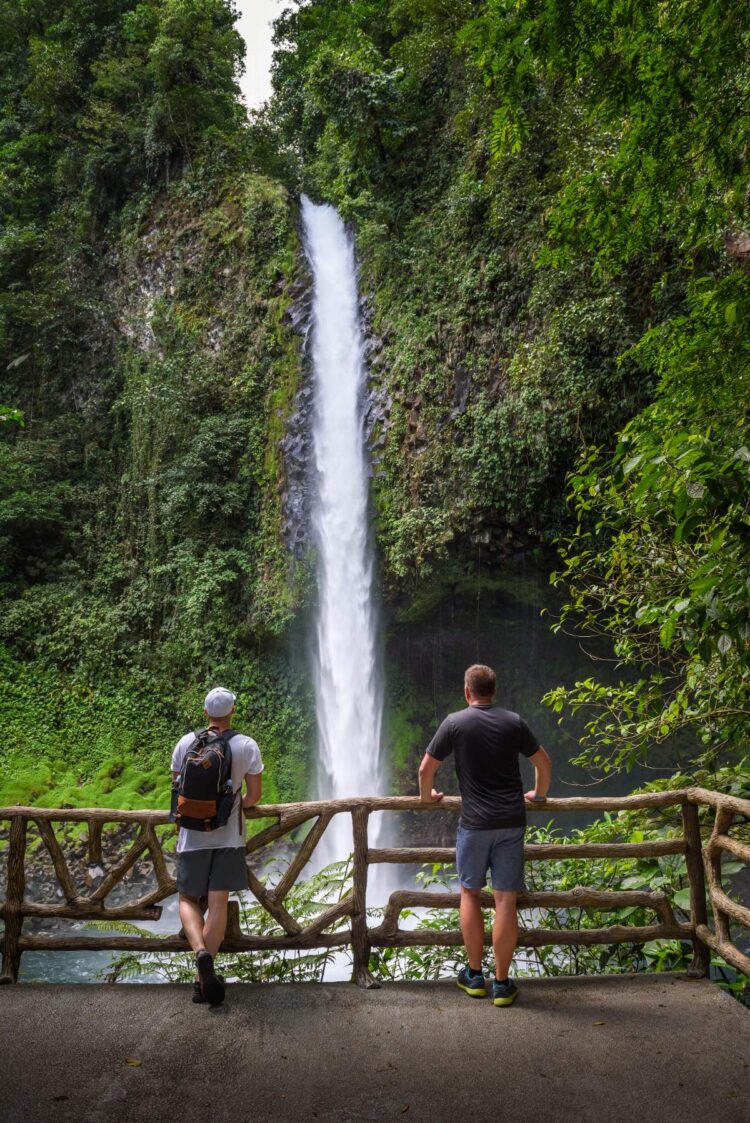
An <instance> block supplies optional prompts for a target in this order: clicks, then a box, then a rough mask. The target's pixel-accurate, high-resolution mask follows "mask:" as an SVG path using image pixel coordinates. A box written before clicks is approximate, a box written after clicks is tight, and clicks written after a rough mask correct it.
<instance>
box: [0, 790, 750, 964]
mask: <svg viewBox="0 0 750 1123" xmlns="http://www.w3.org/2000/svg"><path fill="white" fill-rule="evenodd" d="M700 806H707V807H710V808H712V809H713V810H714V823H713V829H712V831H711V834H710V837H709V838H708V839H707V840H706V842H705V844H704V843H703V840H702V837H701V826H700V820H699V815H698V809H699V807H700ZM668 807H679V808H680V810H681V814H682V823H683V833H682V835H681V836H679V837H676V838H665V839H656V840H651V841H647V842H634V843H629V842H627V843H626V842H611V843H569V842H562V843H554V844H552V843H548V844H543V845H540V844H530V845H527V846H526V847H525V851H524V858H525V861H527V862H542V861H546V860H551V859H573V858H574V859H584V860H591V861H596V860H599V859H615V860H623V859H633V858H645V857H660V856H663V855H668V854H684V855H685V860H686V864H687V870H688V879H689V886H690V915H689V921H688V922H687V923H684V922H679V921H678V920H677V919H676V918H675V914H674V911H673V907H672V904H671V902H670V900H669V899H668V897H667V896H666V895H665V894H664V893H662V892H649V891H646V890H629V891H621V892H606V891H602V890H595V889H590V888H583V887H577V888H576V889H573V890H567V891H556V892H531V893H521V894H519V907H520V908H522V909H524V908H527V909H532V910H539V909H553V908H554V909H557V908H559V909H573V908H581V909H596V910H597V911H600V912H607V911H614V910H618V909H623V908H630V907H633V906H635V907H640V908H645V909H648V910H651V911H653V913H654V914H655V919H654V923H650V924H645V925H643V924H641V925H638V926H635V925H628V924H612V925H610V926H607V927H602V928H589V929H549V928H522V929H521V931H520V936H519V945H520V946H521V947H541V946H545V945H561V946H562V945H592V944H608V945H611V944H616V943H625V942H628V943H643V942H645V941H648V940H659V939H677V940H684V941H691V942H692V944H693V953H694V954H693V969H694V971H695V972H697V973H699V974H705V973H706V972H707V970H708V965H709V960H710V951H711V950H714V951H716V952H717V954H719V955H720V956H721V957H722V958H723V959H725V960H726V962H727V963H730V964H731V965H732V966H733V967H735V968H737V970H739V971H743V972H745V973H746V974H748V975H750V957H748V956H747V955H746V954H745V953H744V952H743V951H741V950H740V949H739V948H737V947H736V946H735V944H734V943H733V942H732V935H731V930H730V925H731V923H734V924H736V925H739V926H741V927H743V928H750V909H748V908H747V907H746V906H745V905H743V904H741V903H740V902H738V901H734V900H733V899H732V898H731V897H730V896H729V895H728V894H727V893H726V892H725V890H724V889H723V887H722V874H721V861H722V855H723V854H728V855H731V856H733V857H734V858H739V859H740V860H741V861H743V862H745V863H747V864H750V846H748V845H747V843H746V842H744V841H742V840H741V839H738V838H735V837H734V836H733V835H732V834H731V833H730V831H731V830H732V827H733V825H734V824H735V820H736V819H741V820H744V821H750V800H746V799H741V798H739V797H737V796H730V795H725V794H722V793H719V792H713V791H709V790H707V789H704V788H698V787H693V788H683V789H679V790H675V791H665V792H642V793H638V794H635V795H630V796H618V797H599V796H597V797H590V796H574V797H569V798H565V799H548V800H545V801H544V802H543V803H541V804H534V805H529V806H528V810H529V811H530V812H532V813H541V814H549V813H551V812H554V813H558V812H566V811H610V812H611V811H615V812H617V811H628V810H639V809H654V810H659V809H662V808H668ZM460 809H461V801H460V799H459V798H457V797H455V796H447V797H445V798H444V799H443V800H442V801H440V803H422V802H421V800H419V799H418V798H417V797H414V796H380V797H366V796H358V797H352V798H351V799H342V800H330V801H321V800H318V801H310V802H305V803H290V804H264V805H260V806H258V807H255V808H253V809H251V810H250V811H248V812H247V813H246V815H247V818H249V819H253V820H269V819H270V820H275V822H273V823H272V824H271V825H270V826H265V827H262V828H261V829H260V830H259V832H258V833H257V834H255V835H254V836H253V837H251V838H250V839H249V840H248V842H247V855H248V888H249V890H250V891H251V892H252V893H253V895H254V896H255V898H256V900H257V901H258V903H259V904H260V906H261V907H262V908H263V909H264V910H265V911H266V912H267V913H268V915H269V916H270V917H272V918H273V920H274V921H275V922H276V924H277V925H278V926H279V928H280V929H281V932H279V933H273V934H263V935H257V934H253V933H248V932H242V931H241V929H240V925H239V914H238V912H237V907H236V906H234V907H230V923H229V926H228V929H227V935H226V938H225V940H224V943H223V945H222V948H223V950H225V951H232V952H243V951H248V952H249V951H279V950H290V951H295V950H302V949H311V948H321V949H325V948H328V949H341V948H346V947H350V948H351V952H352V961H353V976H354V979H355V981H356V982H358V983H359V984H360V985H361V986H373V985H377V984H376V983H375V981H374V979H373V978H372V977H371V975H370V973H369V969H368V965H369V958H370V951H371V949H372V948H379V947H419V946H446V947H453V946H457V945H459V944H460V943H461V933H460V931H459V930H458V929H440V930H438V929H435V928H414V929H404V928H400V927H399V919H400V916H401V913H402V911H403V910H404V909H409V908H433V909H451V910H453V909H456V908H457V907H458V903H459V896H458V894H456V893H435V892H424V891H419V892H418V891H411V890H408V891H407V890H403V891H397V892H394V893H392V894H391V895H390V898H389V900H388V903H387V905H386V908H385V910H384V914H383V918H382V920H381V922H380V923H379V924H378V925H376V926H374V927H368V924H367V910H366V894H367V878H368V870H369V867H370V866H372V865H374V864H383V863H386V864H390V863H419V864H423V863H430V862H432V863H445V864H452V863H454V862H455V848H453V847H437V846H414V847H402V848H387V847H370V846H369V844H368V819H369V816H370V814H371V813H373V812H376V811H440V812H449V813H453V814H456V813H458V812H459V811H460ZM339 814H348V815H350V816H351V818H352V828H353V840H354V848H353V862H352V871H353V880H352V888H351V891H350V892H349V893H348V894H347V895H346V896H345V897H344V898H343V899H342V900H340V901H337V902H335V903H333V904H330V903H328V904H321V906H320V912H319V914H318V916H317V917H315V918H314V919H313V920H311V921H308V922H307V923H306V925H305V926H303V925H302V924H301V923H300V922H299V921H298V920H297V919H296V918H295V917H294V916H293V915H291V913H290V912H289V909H288V907H287V904H288V898H289V894H290V892H291V890H292V889H293V887H294V885H295V884H296V882H297V881H298V879H299V877H300V876H301V874H302V872H303V869H304V868H305V866H306V865H307V863H308V861H309V859H310V858H311V857H312V855H313V854H314V852H315V849H316V847H317V845H318V843H319V842H320V840H321V838H322V836H323V834H324V832H325V829H326V827H327V826H328V824H329V822H330V821H331V819H332V818H333V816H334V815H339ZM3 822H5V823H8V824H9V830H8V846H7V880H6V894H5V900H4V901H3V902H1V903H0V916H1V917H2V919H3V921H4V933H3V940H2V952H3V960H2V976H0V982H14V981H15V980H16V979H17V977H18V971H19V967H20V961H21V955H22V954H23V952H24V951H35V950H36V951H39V950H44V951H49V950H78V951H80V950H90V951H94V950H111V951H142V952H152V951H168V952H180V951H182V952H184V951H186V950H187V947H188V945H187V943H186V941H185V939H184V936H183V935H182V933H180V934H173V935H169V936H159V935H156V934H154V935H151V934H148V935H143V936H132V935H126V934H119V933H117V932H114V931H113V932H102V933H99V934H97V935H96V936H82V935H80V934H75V933H70V934H66V933H63V934H59V935H46V934H45V935H41V934H32V933H29V932H24V930H23V925H24V920H25V919H26V918H27V917H28V918H46V919H60V920H106V921H114V922H116V921H118V920H123V921H133V920H158V919H159V917H160V916H161V907H160V905H159V902H160V901H163V900H164V899H166V898H167V897H170V896H172V895H173V894H174V893H175V891H176V885H175V881H174V879H173V878H172V876H171V874H170V872H169V865H168V858H167V856H166V855H165V851H164V848H163V843H162V838H161V837H160V834H161V832H159V833H157V828H161V827H164V826H165V825H166V824H167V823H168V816H167V812H166V811H152V810H143V811H121V810H118V809H111V808H41V807H20V806H19V807H5V808H1V809H0V823H3ZM54 824H58V825H62V826H64V825H65V824H86V825H87V834H88V838H87V843H88V845H87V853H88V861H89V864H90V865H94V866H95V867H97V868H100V872H101V880H100V881H99V882H98V884H96V885H95V886H94V885H91V886H89V887H88V888H87V887H86V886H81V885H79V884H77V882H76V877H75V876H74V872H73V871H72V870H71V868H70V863H69V858H68V856H66V853H65V851H64V849H63V846H62V845H61V843H60V841H59V839H58V836H57V834H56V833H55V826H54ZM304 824H311V826H310V829H309V830H308V832H307V834H306V836H305V837H304V839H303V840H302V842H301V844H300V846H299V848H298V850H297V852H296V854H295V855H293V856H292V857H291V858H290V859H289V862H288V864H287V866H286V869H283V870H282V871H281V872H280V873H279V876H278V880H277V881H276V882H275V884H273V885H272V884H264V882H263V881H262V880H261V878H260V876H259V872H258V870H257V869H256V868H255V862H256V858H257V855H258V852H259V851H260V850H261V849H262V848H263V847H265V846H267V845H268V844H270V843H273V842H276V841H278V840H280V839H283V838H285V836H288V835H289V834H290V833H291V832H292V831H294V830H296V828H298V827H302V826H303V825H304ZM128 825H129V826H132V827H134V828H136V834H135V838H134V839H132V840H131V841H130V842H129V845H128V847H127V849H126V851H125V852H124V853H122V854H119V855H117V856H116V858H115V859H114V860H112V862H111V863H110V864H109V865H108V866H107V863H106V862H105V860H104V858H103V832H104V828H105V827H108V828H109V829H110V830H111V829H118V828H120V829H121V828H122V827H123V826H125V827H127V826H128ZM29 827H31V828H32V830H36V832H37V833H38V836H39V845H40V846H41V847H43V848H44V850H46V852H47V855H48V856H49V859H50V861H51V864H52V867H53V869H54V874H55V878H56V882H57V886H58V895H59V896H60V898H61V899H60V900H59V901H54V902H39V901H32V900H28V899H27V896H26V859H27V853H28V849H29ZM142 861H148V862H149V863H150V868H151V869H152V871H153V875H154V878H155V881H156V885H155V887H153V888H151V889H149V890H148V891H147V892H143V893H141V894H140V895H139V896H136V897H134V899H132V900H127V901H125V902H123V903H120V904H113V903H108V898H109V896H110V894H111V893H112V891H113V889H115V887H117V886H122V885H123V883H124V881H125V880H126V879H127V878H128V877H129V876H130V874H131V871H132V870H133V869H134V867H136V865H137V864H138V863H140V862H142ZM707 890H708V902H710V906H711V910H712V916H713V922H714V926H713V928H711V927H709V924H708V910H707ZM481 901H482V904H483V905H486V906H488V907H489V906H491V905H492V903H493V898H492V896H491V895H490V894H489V893H484V894H482V898H481ZM342 925H344V926H343V927H342ZM485 939H486V942H487V943H490V942H491V936H490V934H489V933H486V935H485Z"/></svg>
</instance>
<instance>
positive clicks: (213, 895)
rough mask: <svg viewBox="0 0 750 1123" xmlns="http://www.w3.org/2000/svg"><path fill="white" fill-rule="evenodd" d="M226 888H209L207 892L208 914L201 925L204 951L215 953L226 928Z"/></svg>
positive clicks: (227, 893) (227, 895)
mask: <svg viewBox="0 0 750 1123" xmlns="http://www.w3.org/2000/svg"><path fill="white" fill-rule="evenodd" d="M228 901H229V890H228V889H210V890H209V892H208V916H207V917H206V923H205V924H204V926H203V939H204V941H205V948H206V951H209V952H210V953H211V955H214V956H215V955H216V953H217V952H218V950H219V948H220V947H221V941H222V940H223V939H224V933H225V932H226V930H227V902H228Z"/></svg>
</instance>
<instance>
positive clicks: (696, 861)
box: [682, 802, 711, 978]
mask: <svg viewBox="0 0 750 1123" xmlns="http://www.w3.org/2000/svg"><path fill="white" fill-rule="evenodd" d="M682 824H683V828H684V832H685V864H686V865H687V872H688V882H689V885H690V923H691V925H692V928H693V962H692V964H691V966H690V970H689V972H688V973H689V974H690V975H693V976H698V977H700V978H703V977H704V976H706V975H707V974H708V969H709V966H710V963H711V949H710V948H708V947H706V945H705V944H704V943H703V941H702V940H701V939H700V938H699V937H698V935H697V930H698V925H700V924H707V923H708V912H707V910H706V876H705V872H704V869H703V846H702V843H701V830H700V820H699V818H698V806H697V804H695V803H690V802H688V803H683V805H682Z"/></svg>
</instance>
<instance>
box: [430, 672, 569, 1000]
mask: <svg viewBox="0 0 750 1123" xmlns="http://www.w3.org/2000/svg"><path fill="white" fill-rule="evenodd" d="M495 689H496V680H495V672H494V671H493V670H492V668H491V667H485V666H482V665H481V664H475V665H474V666H472V667H469V669H468V670H467V671H466V675H465V677H464V695H465V697H466V701H467V703H468V706H467V708H466V709H465V710H459V711H458V712H457V713H455V714H448V717H447V718H446V719H445V721H444V722H443V723H442V725H441V726H440V728H439V729H438V731H437V733H436V734H435V736H434V737H433V738H432V740H431V741H430V743H429V745H428V746H427V751H426V753H425V755H424V759H423V760H422V763H421V764H420V766H419V795H420V798H421V799H422V800H423V801H424V802H425V803H430V802H433V803H434V802H437V801H438V800H441V799H442V798H443V793H442V792H437V791H435V789H434V787H433V786H432V785H433V781H434V779H435V773H436V772H437V770H438V768H439V767H440V765H441V763H442V762H443V761H444V760H445V759H446V758H447V757H448V756H450V754H451V753H453V757H454V761H455V765H456V774H457V776H458V787H459V790H460V792H461V799H462V807H461V818H460V819H459V825H458V836H457V838H456V868H457V870H458V879H459V881H460V883H461V931H462V933H463V937H464V944H465V945H466V951H467V954H468V957H469V964H468V967H464V968H462V970H461V971H460V972H459V975H458V980H457V981H458V985H459V986H460V987H461V988H462V990H465V991H466V993H467V994H470V995H471V996H472V997H473V998H484V997H485V995H486V994H487V986H486V983H485V980H484V975H483V973H482V949H483V947H484V920H483V918H482V910H481V907H480V903H479V895H480V893H481V892H482V890H483V889H484V887H485V885H486V883H487V871H488V870H490V871H491V873H492V892H493V894H494V897H495V922H494V924H493V926H492V946H493V949H494V952H495V979H494V981H493V984H492V999H493V1002H494V1004H495V1006H510V1004H511V1003H512V1002H513V1001H514V999H515V998H516V996H517V994H518V988H517V987H516V985H515V983H514V982H513V980H512V979H510V978H509V977H508V971H509V969H510V964H511V960H512V958H513V950H514V948H515V946H516V943H517V941H518V917H517V911H516V895H517V893H518V892H519V890H521V889H523V888H524V877H523V837H524V832H525V829H526V803H525V801H526V800H529V801H532V802H537V801H539V802H541V801H542V800H544V799H545V798H546V795H547V789H548V788H549V784H550V780H551V778H552V762H551V761H550V758H549V756H548V755H547V752H546V750H545V749H544V748H543V747H542V746H541V745H540V744H539V742H538V741H537V740H536V738H535V737H534V734H533V733H532V732H531V730H530V729H529V727H528V726H527V725H526V723H525V722H524V721H523V719H522V718H521V717H519V715H518V714H515V713H512V712H511V711H510V710H503V709H500V707H499V706H495V705H493V699H494V697H495ZM519 755H523V756H525V757H527V758H528V759H529V760H530V761H531V762H532V764H533V765H534V770H535V786H534V790H533V791H530V792H526V794H525V796H524V791H523V784H522V783H521V772H520V769H519V766H518V757H519Z"/></svg>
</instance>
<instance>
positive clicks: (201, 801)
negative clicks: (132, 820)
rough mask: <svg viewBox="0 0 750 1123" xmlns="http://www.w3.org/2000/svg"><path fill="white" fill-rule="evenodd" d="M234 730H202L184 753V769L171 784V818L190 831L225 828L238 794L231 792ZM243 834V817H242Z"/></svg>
mask: <svg viewBox="0 0 750 1123" xmlns="http://www.w3.org/2000/svg"><path fill="white" fill-rule="evenodd" d="M236 732H237V731H236V730H235V729H225V730H224V732H223V733H217V732H216V730H215V729H203V730H201V732H200V733H196V734H195V740H194V741H193V743H192V745H191V746H190V748H189V749H188V751H187V752H186V753H185V759H184V760H183V762H182V768H181V769H180V774H179V776H178V777H177V779H176V780H175V781H174V783H173V784H172V808H171V811H170V814H169V818H170V820H171V821H172V822H173V823H176V824H177V825H178V826H179V827H186V828H187V829H188V830H190V831H214V830H216V828H217V827H223V826H226V824H227V822H228V821H229V816H230V814H231V812H232V807H233V805H234V801H235V799H236V798H237V796H238V795H239V794H240V793H239V792H234V791H232V749H231V747H230V744H229V742H230V740H231V738H232V737H234V736H236ZM240 834H242V814H241V813H240Z"/></svg>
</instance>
